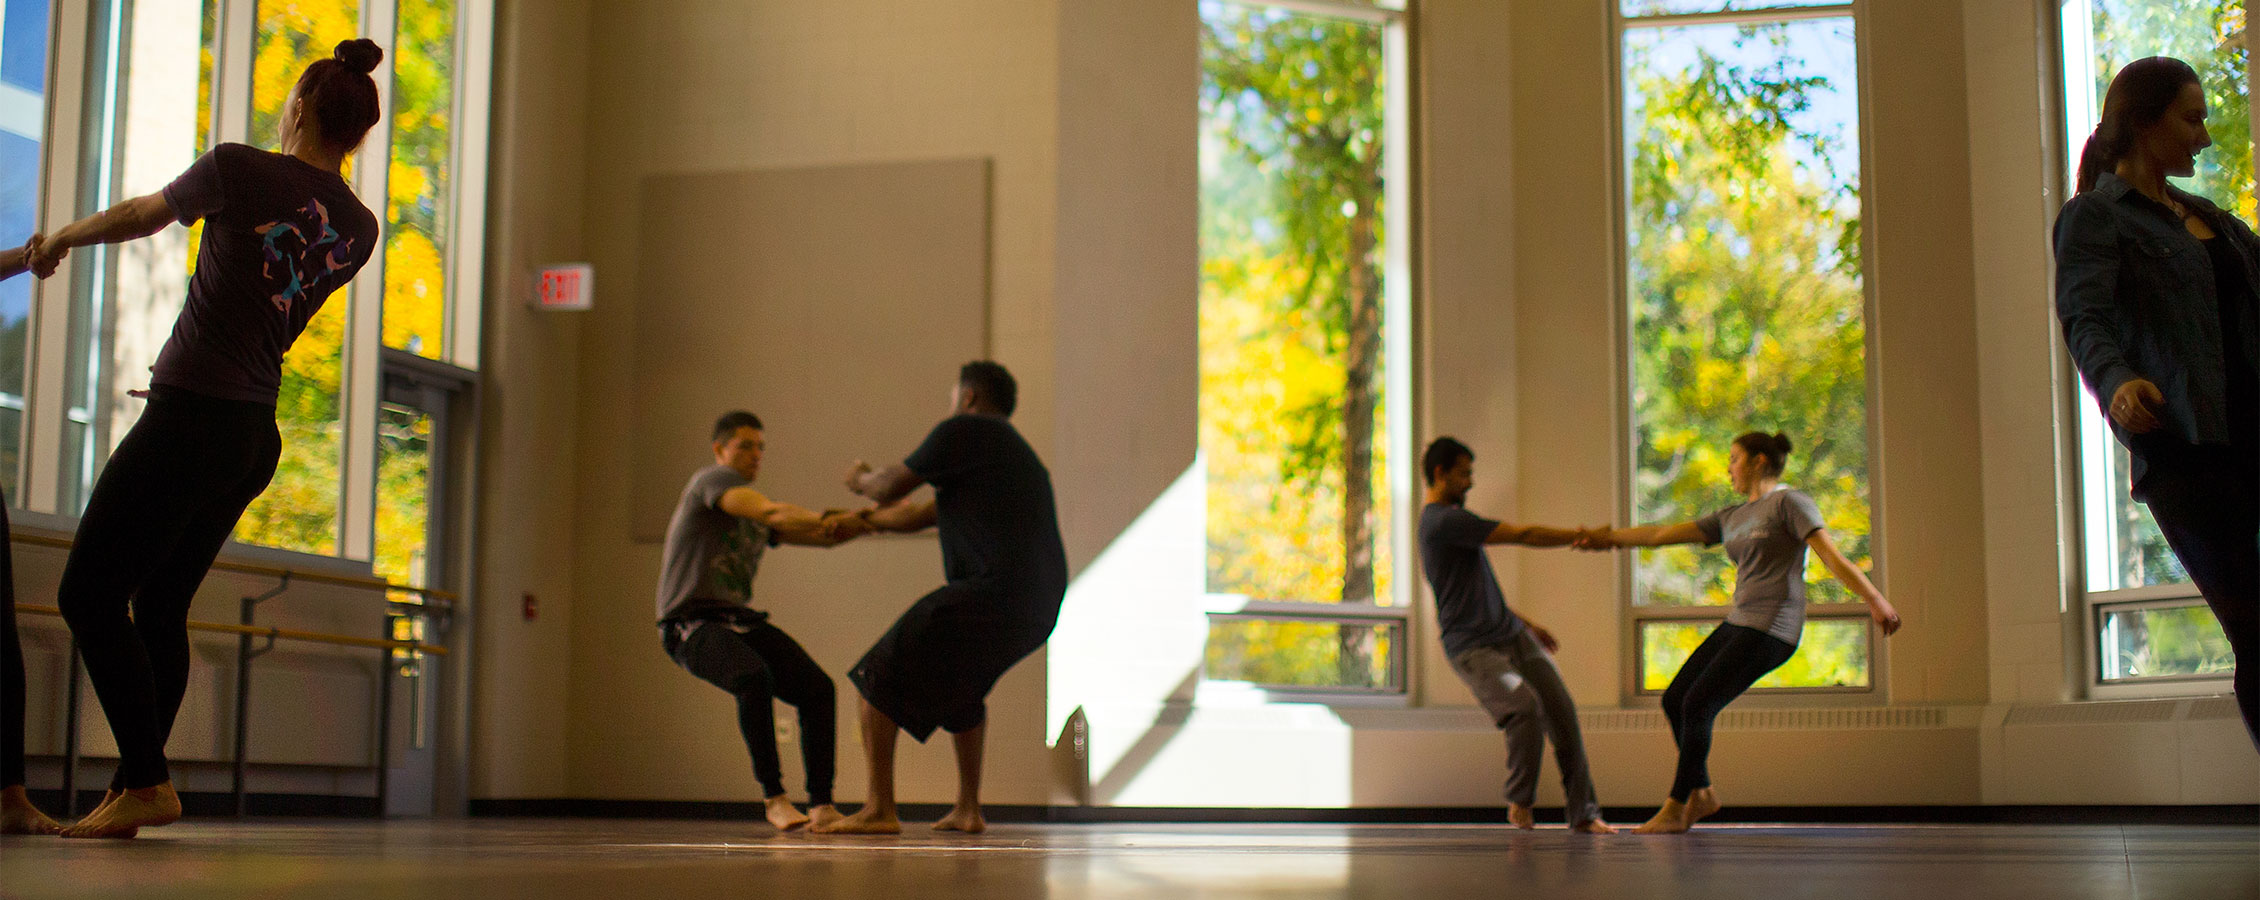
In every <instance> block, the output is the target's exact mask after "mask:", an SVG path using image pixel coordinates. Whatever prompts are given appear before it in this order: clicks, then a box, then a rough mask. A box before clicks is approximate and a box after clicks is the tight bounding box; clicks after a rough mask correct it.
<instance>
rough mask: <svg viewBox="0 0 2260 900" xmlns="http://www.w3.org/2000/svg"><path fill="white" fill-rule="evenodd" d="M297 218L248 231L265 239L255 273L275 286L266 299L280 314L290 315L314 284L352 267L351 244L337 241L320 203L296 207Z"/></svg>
mask: <svg viewBox="0 0 2260 900" xmlns="http://www.w3.org/2000/svg"><path fill="white" fill-rule="evenodd" d="M298 217H299V218H298V219H297V220H296V221H289V220H285V221H275V222H268V223H267V224H265V225H261V226H259V227H257V228H254V229H252V231H253V232H255V233H257V234H259V235H260V236H262V237H264V238H266V262H264V263H262V264H261V265H260V267H259V274H260V275H263V276H265V277H266V279H267V283H268V284H272V285H275V294H274V296H273V297H272V298H270V299H271V300H272V301H273V302H274V304H275V309H276V310H278V311H280V312H284V313H288V312H290V308H291V306H292V305H293V304H295V303H296V302H297V301H298V298H300V297H304V296H306V292H307V291H309V290H311V289H313V287H314V285H315V283H316V282H319V281H321V280H322V279H323V278H325V277H327V276H329V275H331V274H332V273H335V272H337V271H338V270H340V269H343V268H346V267H347V266H350V265H352V264H353V241H352V240H351V239H349V238H348V239H343V240H340V235H339V234H338V233H337V229H335V228H332V227H330V211H329V209H328V208H327V207H324V206H323V205H322V201H320V200H309V201H307V203H306V205H305V206H301V207H299V208H298ZM323 248H328V249H327V250H326V251H325V250H324V249H323ZM317 264H318V265H319V267H320V270H319V271H314V272H313V273H312V275H311V276H309V275H308V272H309V270H313V269H315V268H316V266H317ZM278 266H280V268H281V270H282V271H281V272H280V273H278V272H277V271H276V268H277V267H278Z"/></svg>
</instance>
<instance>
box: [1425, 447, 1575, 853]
mask: <svg viewBox="0 0 2260 900" xmlns="http://www.w3.org/2000/svg"><path fill="white" fill-rule="evenodd" d="M1421 470H1422V476H1423V477H1424V478H1426V479H1427V481H1428V505H1427V506H1425V507H1422V508H1421V511H1420V565H1421V571H1422V572H1423V573H1424V574H1426V575H1427V576H1428V585H1429V588H1430V589H1431V590H1433V591H1434V592H1435V594H1436V621H1437V625H1438V630H1439V631H1440V632H1441V636H1442V637H1443V639H1444V653H1445V655H1446V656H1447V657H1449V658H1450V659H1451V662H1452V672H1453V673H1454V674H1457V675H1458V676H1460V680H1461V681H1462V682H1465V683H1466V684H1467V687H1468V690H1470V691H1473V692H1474V693H1475V699H1476V702H1478V703H1480V704H1482V706H1483V711H1484V712H1486V713H1488V714H1489V715H1490V716H1491V720H1492V721H1493V722H1494V723H1496V724H1497V725H1498V726H1499V729H1500V730H1502V731H1504V732H1506V735H1507V819H1508V820H1509V821H1511V822H1513V823H1514V824H1515V826H1516V827H1519V828H1530V827H1533V825H1534V824H1535V822H1536V817H1535V816H1534V815H1533V814H1532V812H1531V809H1530V807H1531V804H1532V803H1534V802H1536V800H1537V796H1538V769H1539V766H1540V765H1541V764H1542V763H1543V761H1544V759H1545V755H1546V741H1547V740H1548V739H1551V740H1552V741H1553V742H1554V761H1555V762H1556V763H1557V764H1559V765H1560V767H1561V770H1562V795H1563V799H1564V808H1563V813H1564V816H1565V818H1567V820H1568V822H1569V826H1570V828H1571V829H1573V830H1576V831H1583V832H1587V833H1592V834H1608V833H1611V832H1614V831H1615V830H1616V829H1614V828H1611V827H1609V823H1607V822H1604V821H1601V801H1600V799H1599V797H1598V796H1597V795H1596V794H1595V792H1594V790H1593V776H1592V770H1591V768H1590V767H1588V766H1587V765H1586V763H1585V739H1584V737H1583V735H1582V734H1580V732H1579V731H1578V727H1577V704H1576V702H1575V701H1573V700H1571V699H1570V696H1569V688H1568V686H1566V685H1564V684H1563V683H1562V674H1561V672H1560V671H1559V670H1557V669H1555V668H1554V660H1553V658H1552V657H1550V656H1548V655H1547V654H1549V653H1551V652H1553V650H1554V648H1555V646H1556V644H1555V642H1554V636H1553V634H1551V633H1549V632H1548V631H1547V630H1546V629H1544V628H1541V627H1539V626H1538V625H1537V624H1535V623H1532V622H1528V621H1525V620H1524V619H1523V618H1521V617H1520V616H1517V615H1515V613H1514V611H1513V610H1511V609H1508V608H1507V599H1506V595H1505V593H1504V592H1502V591H1501V590H1500V589H1499V577H1498V575H1497V574H1496V573H1494V572H1492V571H1491V559H1490V557H1488V556H1485V555H1484V552H1483V548H1484V547H1485V546H1486V545H1490V544H1522V545H1524V546H1529V547H1564V546H1568V545H1569V544H1570V543H1571V542H1572V541H1575V540H1577V539H1578V538H1579V537H1581V536H1584V533H1583V532H1577V531H1571V530H1568V529H1564V528H1548V527H1546V526H1543V525H1509V524H1506V523H1504V522H1498V521H1494V520H1491V519H1486V518H1484V517H1482V516H1479V515H1476V514H1475V513H1472V512H1469V511H1468V510H1467V507H1466V506H1465V505H1463V504H1465V503H1466V502H1467V492H1468V488H1469V487H1471V486H1473V485H1474V483H1475V453H1474V452H1473V451H1471V450H1469V449H1468V448H1467V445H1466V444H1462V443H1460V442H1459V441H1457V440H1454V439H1452V438H1448V437H1440V438H1437V439H1436V440H1435V441H1434V442H1432V443H1430V444H1429V445H1428V451H1427V452H1426V453H1425V454H1423V455H1422V457H1421Z"/></svg>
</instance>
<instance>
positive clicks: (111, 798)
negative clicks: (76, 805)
mask: <svg viewBox="0 0 2260 900" xmlns="http://www.w3.org/2000/svg"><path fill="white" fill-rule="evenodd" d="M125 795H126V792H124V791H121V790H118V789H117V788H111V789H109V790H106V791H103V792H102V802H100V803H97V804H94V809H92V810H91V811H89V812H87V814H86V815H84V816H81V817H79V821H81V822H86V821H91V820H92V819H93V818H94V817H95V816H99V815H101V814H102V811H103V810H105V809H109V808H110V804H112V803H116V802H118V798H119V797H123V796H125ZM65 827H69V826H65ZM56 833H57V834H61V833H62V832H59V831H58V832H56ZM140 833H141V829H139V828H129V829H126V831H125V833H123V834H117V835H112V837H119V838H130V837H133V836H134V835H137V834H140Z"/></svg>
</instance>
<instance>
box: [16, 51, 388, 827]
mask: <svg viewBox="0 0 2260 900" xmlns="http://www.w3.org/2000/svg"><path fill="white" fill-rule="evenodd" d="M383 59H384V51H383V50H381V49H379V48H378V47H377V45H376V44H375V43H373V42H371V41H368V40H366V39H360V40H351V41H345V42H343V43H340V44H338V45H337V49H336V51H335V54H334V55H333V56H332V57H331V58H329V59H324V60H319V61H316V62H315V63H314V64H313V65H310V66H307V67H306V71H305V73H304V74H302V75H300V76H299V78H298V83H297V85H296V86H295V87H292V88H291V91H290V95H289V97H287V98H286V99H285V100H284V101H283V110H282V122H281V127H280V131H281V134H280V135H279V136H278V137H279V138H280V139H281V152H279V153H270V152H268V151H265V150H260V149H257V148H255V147H249V146H245V145H243V144H221V145H219V146H217V147H214V148H212V150H211V152H208V153H206V154H204V155H203V156H202V157H201V158H199V159H197V160H196V163H195V164H194V165H191V166H189V168H188V171H187V172H185V173H182V174H181V176H180V177H179V178H177V179H174V181H173V183H172V184H170V185H167V186H166V187H165V189H164V190H162V191H160V192H158V193H154V194H148V195H145V196H141V197H135V198H133V199H131V200H127V201H124V202H122V203H119V204H118V205H116V206H113V207H111V208H109V209H107V210H104V211H102V212H99V213H96V214H94V215H92V216H88V217H86V218H84V219H81V220H79V221H77V222H73V223H71V224H69V225H67V226H65V227H63V228H61V229H58V230H57V231H56V232H55V233H54V234H52V235H49V236H48V237H47V238H46V239H44V240H40V239H36V238H35V239H34V241H33V242H32V247H31V259H30V264H31V268H32V271H33V272H35V273H36V274H38V275H39V277H41V278H45V277H47V276H49V275H52V274H54V272H55V267H56V266H57V264H59V263H60V262H61V261H62V259H63V257H64V255H65V254H67V253H69V252H70V250H71V248H73V247H83V246H87V245H90V244H114V243H119V242H123V241H130V240H134V239H137V238H142V237H147V236H149V235H151V234H155V233H157V232H158V231H159V230H161V229H163V228H164V227H165V226H166V225H168V224H170V223H173V222H179V223H181V224H183V225H190V224H194V223H195V222H196V221H197V220H199V219H202V220H204V222H205V227H204V240H203V246H202V247H201V248H200V249H199V250H198V251H197V257H196V270H195V273H194V274H193V275H192V276H191V277H190V280H189V285H188V299H187V302H186V304H185V305H183V307H182V308H181V313H180V318H179V319H178V320H176V321H175V322H174V323H173V333H172V337H171V338H170V339H169V340H167V341H166V342H165V347H164V349H163V350H162V351H160V352H159V353H158V355H157V364H156V365H155V366H152V367H151V370H150V372H151V374H150V378H149V383H150V387H149V392H148V397H149V405H148V407H147V408H146V409H144V410H143V411H142V414H141V419H140V420H139V421H137V422H135V423H134V426H133V429H132V430H131V431H129V432H127V434H126V437H125V440H123V441H121V442H119V444H118V449H117V450H116V451H115V452H113V453H112V454H111V455H110V461H109V464H108V465H106V466H105V467H104V468H103V469H102V475H101V477H100V478H99V479H98V480H96V481H95V483H94V492H93V494H92V495H91V496H90V497H89V498H88V500H87V504H86V512H85V514H83V515H82V516H80V518H79V526H78V539H77V540H76V541H75V542H74V543H73V545H72V547H71V552H70V559H69V561H68V562H66V563H65V564H64V567H63V578H62V584H61V586H60V587H59V588H58V590H57V597H56V602H57V605H59V606H61V607H62V609H63V618H64V620H65V621H66V622H68V623H69V625H70V628H71V635H72V637H73V638H75V639H76V640H77V641H78V644H79V648H80V650H81V652H82V654H83V656H84V658H85V660H86V672H87V676H88V678H89V680H91V681H92V682H93V683H94V693H95V696H97V697H100V698H101V700H102V713H103V715H104V716H105V717H106V718H107V719H108V720H109V723H110V732H111V734H113V735H115V736H116V738H117V742H118V756H119V759H118V772H117V775H116V776H115V777H114V778H113V779H112V780H111V782H110V791H109V793H108V794H107V795H106V796H104V797H103V800H102V803H101V805H99V806H97V807H95V810H94V811H93V812H92V813H89V814H87V816H86V818H85V819H82V820H80V821H79V822H78V823H77V824H75V825H72V826H70V827H68V828H65V829H64V830H63V835H64V836H65V837H81V838H97V837H108V838H129V837H133V836H134V835H135V834H136V833H137V832H138V831H139V830H140V829H141V828H143V827H148V826H156V825H165V824H168V823H171V822H173V821H175V820H177V819H179V818H180V815H181V806H180V796H179V794H177V793H175V792H174V790H173V784H172V778H171V774H170V773H169V771H168V770H167V766H166V763H165V740H166V738H167V737H168V736H169V735H170V734H171V733H172V728H173V718H174V716H175V715H177V714H178V713H179V712H180V705H181V698H182V696H183V695H184V694H185V692H186V691H187V687H188V654H189V647H188V625H187V622H188V605H189V601H190V600H191V599H193V598H194V597H195V595H196V588H197V585H199V584H201V583H202V582H203V580H204V575H205V573H206V572H207V571H209V570H210V569H211V567H212V560H213V559H214V558H215V557H217V556H218V555H219V552H220V545H221V544H223V543H225V542H226V541H227V539H228V535H229V534H230V533H232V532H233V531H234V530H235V524H236V520H237V519H240V518H242V516H243V511H244V509H245V508H246V507H248V506H250V505H251V501H252V500H254V499H257V498H258V496H259V494H260V493H261V492H263V491H265V490H266V488H267V482H268V480H269V479H271V478H273V477H274V473H275V464H276V461H277V458H278V456H279V455H280V453H281V451H282V439H281V437H280V434H279V433H278V432H277V431H276V428H275V400H276V396H277V394H278V392H279V390H280V388H281V384H282V359H283V353H284V352H285V351H287V350H289V349H290V345H291V343H292V342H293V341H295V340H297V338H298V335H299V333H300V332H302V331H304V330H305V329H306V323H307V320H309V319H311V318H313V316H314V313H315V312H316V311H318V310H320V309H321V308H322V303H323V301H325V300H327V299H329V296H330V294H331V293H332V292H334V291H336V290H337V289H338V288H340V287H343V286H345V284H346V282H349V281H351V280H353V275H354V273H356V272H358V271H360V269H361V265H362V264H363V263H365V262H367V261H368V259H369V253H370V251H371V250H373V249H375V247H376V244H377V238H378V223H377V218H376V216H375V215H374V214H372V213H370V212H369V208H368V207H367V206H364V205H362V203H361V201H360V199H359V198H357V197H355V196H354V194H353V189H352V187H351V186H349V185H348V184H346V181H345V177H344V175H343V171H344V166H345V158H346V157H347V156H348V155H350V154H351V153H352V152H353V151H354V149H355V148H357V147H359V146H360V145H361V139H362V138H363V137H364V136H365V135H367V134H368V131H369V128H370V126H372V125H375V124H376V123H377V116H378V111H377V85H376V82H375V81H374V80H372V79H371V78H370V77H369V73H370V72H372V71H374V70H375V69H376V67H377V63H378V62H380V61H381V60H383ZM129 608H130V609H131V610H132V615H131V617H128V615H127V610H128V609H129Z"/></svg>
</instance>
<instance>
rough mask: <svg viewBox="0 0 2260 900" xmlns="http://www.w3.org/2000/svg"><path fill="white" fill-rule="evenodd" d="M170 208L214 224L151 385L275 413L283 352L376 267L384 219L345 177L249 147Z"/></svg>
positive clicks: (184, 190)
mask: <svg viewBox="0 0 2260 900" xmlns="http://www.w3.org/2000/svg"><path fill="white" fill-rule="evenodd" d="M165 202H166V203H167V204H170V205H171V206H172V208H173V215H174V216H175V217H177V218H179V219H180V223H181V224H183V225H192V224H195V222H196V220H198V219H203V220H205V223H204V244H203V246H202V247H201V248H200V249H198V250H197V253H196V274H195V275H194V276H192V277H191V278H190V279H189V282H188V303H187V305H186V306H183V307H182V308H181V312H180V318H179V319H177V320H175V321H174V322H173V336H172V338H171V339H169V340H167V341H166V342H165V348H164V349H163V350H161V351H159V352H158V354H157V364H156V365H155V366H153V367H152V369H151V376H150V379H149V380H150V383H151V384H163V385H170V386H173V387H177V388H182V389H184V390H190V391H194V392H196V393H199V394H204V395H206V396H211V397H219V398H221V399H225V400H245V401H250V402H254V403H264V404H267V405H270V406H272V405H274V402H275V395H276V393H277V392H278V391H279V390H280V389H281V387H282V358H283V351H285V350H289V349H290V345H291V342H292V341H296V340H297V339H298V335H299V332H302V331H305V330H306V322H307V320H309V319H312V318H313V317H314V313H315V312H317V311H319V310H320V309H321V308H322V301H324V300H328V299H329V296H330V294H331V293H332V292H334V291H336V290H337V289H338V288H340V287H344V286H345V283H346V282H348V281H352V280H353V275H354V273H356V272H359V271H361V264H362V263H366V262H368V261H369V253H370V251H372V250H374V249H375V248H376V244H377V234H378V232H377V217H376V216H374V215H372V214H370V212H369V208H368V207H366V206H362V205H361V200H360V198H358V197H355V196H354V195H353V189H352V188H350V187H348V186H346V183H345V179H343V178H341V177H339V176H338V174H337V173H336V172H331V171H327V170H325V169H321V168H319V167H316V166H314V165H313V164H311V163H308V162H306V161H304V160H301V159H299V158H297V157H294V156H285V155H283V154H280V153H269V152H267V151H265V150H260V149H258V148H256V147H249V146H245V145H243V144H221V145H219V146H217V147H214V148H212V151H211V152H210V153H206V154H204V155H203V156H202V157H201V158H199V159H197V160H196V164H195V165H192V166H189V167H188V171H186V172H183V173H181V176H180V177H179V178H176V179H174V180H173V183H172V184H169V185H166V186H165Z"/></svg>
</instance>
